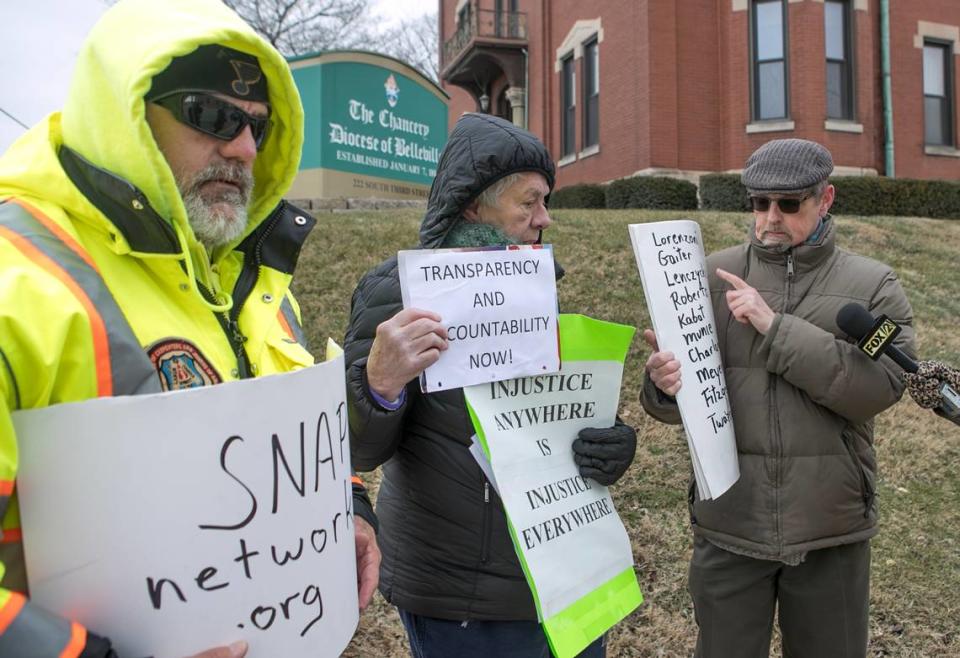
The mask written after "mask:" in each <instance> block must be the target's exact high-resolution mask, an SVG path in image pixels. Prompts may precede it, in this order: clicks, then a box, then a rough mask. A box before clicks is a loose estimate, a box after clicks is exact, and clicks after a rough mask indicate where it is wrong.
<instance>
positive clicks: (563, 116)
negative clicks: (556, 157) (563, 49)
mask: <svg viewBox="0 0 960 658" xmlns="http://www.w3.org/2000/svg"><path fill="white" fill-rule="evenodd" d="M560 75H561V78H560V80H561V85H560V88H561V91H560V131H561V133H560V151H561V155H563V156H567V155H573V154H574V152H575V151H576V148H577V147H576V128H575V127H576V118H577V117H576V111H577V107H576V106H577V103H576V98H577V93H576V84H577V75H576V69H575V68H574V62H573V53H570V55H568V56H567V57H565V58H564V59H563V61H562V62H561V67H560Z"/></svg>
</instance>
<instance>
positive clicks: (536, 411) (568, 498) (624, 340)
mask: <svg viewBox="0 0 960 658" xmlns="http://www.w3.org/2000/svg"><path fill="white" fill-rule="evenodd" d="M561 317H562V318H564V319H567V318H572V322H571V323H568V324H567V325H564V322H563V321H561V332H562V340H563V343H564V348H563V350H564V352H563V353H564V362H563V367H562V369H561V370H560V371H559V372H558V373H555V374H549V375H537V376H533V377H524V378H520V379H512V380H508V381H500V382H493V383H488V384H482V385H478V386H471V387H467V388H464V389H463V392H464V397H465V398H466V401H467V405H468V408H469V410H470V414H471V418H472V419H473V422H474V427H476V428H478V433H479V434H481V435H482V436H481V440H482V441H483V442H484V444H485V446H486V448H487V452H488V454H489V458H490V466H491V468H492V470H493V475H494V476H495V477H496V484H497V489H498V493H499V495H500V497H501V499H502V500H503V505H504V509H505V510H506V513H507V516H508V518H509V521H510V526H511V528H512V530H513V536H514V542H515V546H516V549H517V552H518V555H519V557H520V560H521V563H522V564H523V566H524V571H525V573H526V574H527V576H528V579H529V580H530V582H531V586H532V589H533V594H534V598H535V600H536V602H537V611H538V614H539V616H540V620H541V621H542V622H543V623H544V628H545V630H546V632H547V635H548V638H549V639H550V643H551V646H552V647H553V648H554V652H555V654H556V655H564V656H565V655H576V654H577V653H579V651H581V650H582V649H583V648H584V647H585V646H587V644H589V643H590V642H591V641H593V640H594V639H596V637H599V636H600V634H602V633H603V632H605V631H606V630H607V628H609V627H610V626H612V625H613V624H614V623H616V621H618V620H619V619H622V618H623V616H625V615H626V614H629V612H630V611H631V610H633V608H635V607H636V606H637V605H639V603H640V602H641V601H642V596H641V595H640V590H639V586H638V585H637V581H636V576H635V575H634V573H633V570H632V565H633V553H632V550H631V547H630V539H629V537H628V536H627V532H626V529H625V528H624V526H623V523H622V522H621V520H620V517H619V516H618V515H617V511H616V509H615V507H614V504H613V500H612V498H611V496H610V492H609V490H608V489H607V487H605V486H602V485H600V484H597V483H596V482H595V481H593V480H591V479H585V478H583V477H582V476H581V475H580V473H579V469H578V467H577V465H576V463H575V462H574V460H573V449H572V444H573V441H574V440H575V439H576V438H577V434H578V432H579V431H580V430H581V429H584V428H587V427H610V426H612V425H613V424H614V421H615V419H616V413H617V405H618V402H619V398H620V380H621V376H622V374H623V358H624V356H625V355H626V351H627V349H628V347H629V344H630V339H631V337H632V335H633V328H632V327H624V326H622V325H611V324H610V323H602V322H598V321H595V320H590V319H589V318H583V317H582V316H561ZM575 323H583V324H581V325H578V326H573V325H574V324H575ZM565 326H572V328H571V329H570V330H569V332H568V331H567V329H566V328H565ZM589 341H594V345H596V344H600V345H602V347H600V348H594V347H593V346H592V345H590V344H589ZM569 344H573V346H574V347H573V348H571V349H568V347H567V346H568V345H569ZM584 345H586V347H584ZM591 351H592V352H593V353H592V354H590V352H591ZM591 356H592V357H593V358H589V357H591Z"/></svg>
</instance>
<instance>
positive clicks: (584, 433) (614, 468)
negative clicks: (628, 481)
mask: <svg viewBox="0 0 960 658" xmlns="http://www.w3.org/2000/svg"><path fill="white" fill-rule="evenodd" d="M577 436H578V438H577V440H576V441H574V442H573V461H575V462H576V464H577V466H578V467H579V468H580V475H582V476H583V477H585V478H591V479H593V480H594V481H595V482H597V483H599V484H602V485H604V486H609V485H611V484H613V483H614V482H616V481H617V480H619V479H620V477H621V476H622V475H623V474H624V473H626V472H627V468H629V466H630V464H631V462H633V456H634V454H635V453H636V451H637V433H636V432H635V431H634V429H633V428H632V427H630V426H629V425H624V424H623V423H622V422H620V419H619V418H617V421H616V423H614V425H613V427H606V428H597V427H588V428H586V429H582V430H580V433H579V434H578V435H577Z"/></svg>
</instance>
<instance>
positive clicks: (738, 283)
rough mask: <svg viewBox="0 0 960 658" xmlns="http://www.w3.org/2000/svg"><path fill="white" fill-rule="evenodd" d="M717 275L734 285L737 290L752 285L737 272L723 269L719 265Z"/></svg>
mask: <svg viewBox="0 0 960 658" xmlns="http://www.w3.org/2000/svg"><path fill="white" fill-rule="evenodd" d="M717 276H718V277H720V278H721V279H723V280H724V281H726V282H727V283H729V284H730V285H732V286H733V287H734V288H736V289H737V290H745V289H746V288H749V287H750V284H748V283H747V282H746V281H744V280H743V279H741V278H740V277H738V276H737V275H736V274H731V273H730V272H727V271H726V270H721V269H720V268H719V267H718V268H717Z"/></svg>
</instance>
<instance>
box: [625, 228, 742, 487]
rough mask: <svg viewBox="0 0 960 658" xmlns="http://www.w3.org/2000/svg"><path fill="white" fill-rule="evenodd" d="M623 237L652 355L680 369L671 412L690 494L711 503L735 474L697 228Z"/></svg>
mask: <svg viewBox="0 0 960 658" xmlns="http://www.w3.org/2000/svg"><path fill="white" fill-rule="evenodd" d="M629 231H630V240H631V241H632V242H633V252H634V256H635V257H636V260H637V268H638V269H639V270H640V280H641V282H642V283H643V292H644V295H645V296H646V298H647V309H648V310H649V312H650V320H651V322H652V323H653V330H654V332H655V333H656V334H657V342H658V344H659V346H660V350H661V351H664V352H673V354H674V356H675V357H676V359H677V360H678V361H680V376H681V381H682V383H683V385H682V386H681V388H680V391H679V392H678V393H677V404H678V405H679V408H680V415H681V417H682V418H683V427H684V429H685V430H686V433H687V442H688V444H689V447H690V457H691V459H692V461H693V471H694V474H695V476H696V479H697V489H698V491H699V493H700V496H701V498H703V499H704V500H709V499H711V498H717V497H718V496H720V494H722V493H723V492H725V491H726V490H727V489H729V488H730V487H731V486H733V483H734V482H736V481H737V479H738V478H739V477H740V467H739V464H738V462H737V447H736V439H735V437H734V433H733V421H732V417H731V413H730V402H729V400H728V399H727V384H726V380H725V378H724V375H723V363H722V362H721V360H720V345H719V344H718V342H717V331H716V322H715V320H714V317H713V306H712V304H711V303H710V289H709V287H708V284H707V281H708V279H707V270H706V258H705V256H704V252H703V236H702V235H701V233H700V226H699V225H698V224H697V223H696V222H694V221H692V220H678V221H668V222H652V223H649V224H631V225H630V226H629Z"/></svg>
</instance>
